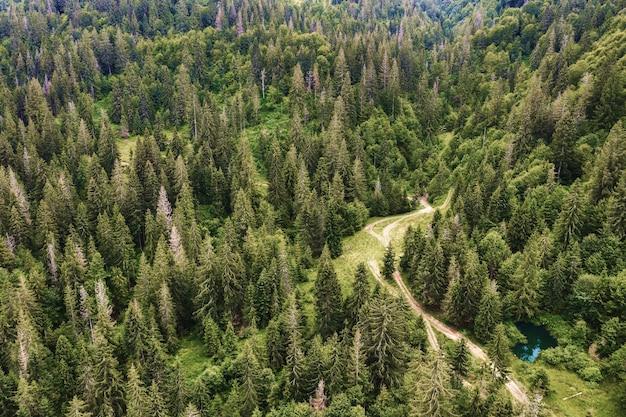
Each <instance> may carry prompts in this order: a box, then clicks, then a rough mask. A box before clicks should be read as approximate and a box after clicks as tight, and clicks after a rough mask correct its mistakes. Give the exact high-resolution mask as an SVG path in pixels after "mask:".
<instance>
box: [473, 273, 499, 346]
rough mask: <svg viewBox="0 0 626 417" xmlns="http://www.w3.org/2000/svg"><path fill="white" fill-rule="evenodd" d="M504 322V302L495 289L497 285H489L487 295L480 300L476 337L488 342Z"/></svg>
mask: <svg viewBox="0 0 626 417" xmlns="http://www.w3.org/2000/svg"><path fill="white" fill-rule="evenodd" d="M501 321H502V302H501V301H500V294H498V291H497V290H496V288H495V283H493V282H492V283H491V284H489V285H487V288H486V289H485V293H484V294H483V297H482V299H481V300H480V305H479V306H478V313H477V314H476V318H475V319H474V332H475V333H476V336H478V338H479V339H480V340H481V341H483V342H486V341H487V340H489V337H490V336H491V334H492V333H493V330H494V329H495V327H496V325H497V324H498V323H500V322H501Z"/></svg>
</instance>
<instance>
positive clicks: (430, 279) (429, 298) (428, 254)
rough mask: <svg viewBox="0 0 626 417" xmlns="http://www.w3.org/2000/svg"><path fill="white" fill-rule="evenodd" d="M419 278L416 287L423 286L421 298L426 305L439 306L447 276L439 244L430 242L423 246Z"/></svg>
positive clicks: (443, 294) (444, 290)
mask: <svg viewBox="0 0 626 417" xmlns="http://www.w3.org/2000/svg"><path fill="white" fill-rule="evenodd" d="M416 273H417V274H418V276H419V277H420V278H421V280H420V281H421V282H420V283H418V285H420V284H421V285H423V289H422V291H423V294H422V297H423V299H424V302H425V303H426V304H427V305H431V306H435V307H437V306H440V305H441V302H442V301H443V298H444V297H445V294H446V291H447V289H448V274H447V271H446V260H445V257H444V254H443V248H442V247H441V245H440V244H439V242H434V241H433V240H431V241H430V242H429V243H428V244H426V245H425V248H424V254H423V257H422V262H421V263H420V265H419V271H416Z"/></svg>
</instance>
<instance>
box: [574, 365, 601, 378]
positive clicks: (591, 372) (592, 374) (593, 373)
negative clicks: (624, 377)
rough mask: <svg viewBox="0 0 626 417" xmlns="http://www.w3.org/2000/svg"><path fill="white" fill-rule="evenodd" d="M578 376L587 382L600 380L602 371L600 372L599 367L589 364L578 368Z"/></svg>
mask: <svg viewBox="0 0 626 417" xmlns="http://www.w3.org/2000/svg"><path fill="white" fill-rule="evenodd" d="M578 376H580V377H581V378H582V379H584V380H585V381H589V382H600V381H602V372H600V368H598V367H597V366H590V367H587V368H583V369H581V370H579V371H578Z"/></svg>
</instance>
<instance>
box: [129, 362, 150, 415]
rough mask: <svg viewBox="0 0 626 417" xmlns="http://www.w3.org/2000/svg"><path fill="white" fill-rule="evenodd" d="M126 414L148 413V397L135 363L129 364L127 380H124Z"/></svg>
mask: <svg viewBox="0 0 626 417" xmlns="http://www.w3.org/2000/svg"><path fill="white" fill-rule="evenodd" d="M125 400H126V416H127V417H143V416H145V415H147V414H148V409H149V403H150V398H149V397H148V393H147V391H146V388H145V387H144V385H143V382H142V381H141V379H139V373H138V372H137V369H136V368H135V365H131V366H130V369H129V370H128V380H127V382H126V395H125Z"/></svg>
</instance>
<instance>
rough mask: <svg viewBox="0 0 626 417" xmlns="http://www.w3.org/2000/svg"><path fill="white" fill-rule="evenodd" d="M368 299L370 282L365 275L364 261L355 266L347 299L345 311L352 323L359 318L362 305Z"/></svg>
mask: <svg viewBox="0 0 626 417" xmlns="http://www.w3.org/2000/svg"><path fill="white" fill-rule="evenodd" d="M369 299H370V282H369V277H368V276H367V268H366V266H365V263H363V262H361V263H359V264H358V265H357V267H356V273H355V274H354V281H353V283H352V294H351V295H350V297H349V298H348V299H347V302H346V304H347V312H348V313H349V315H350V318H351V320H352V323H353V324H356V323H357V321H358V320H359V317H360V313H361V310H362V309H363V306H365V304H366V303H367V302H368V301H369Z"/></svg>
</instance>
